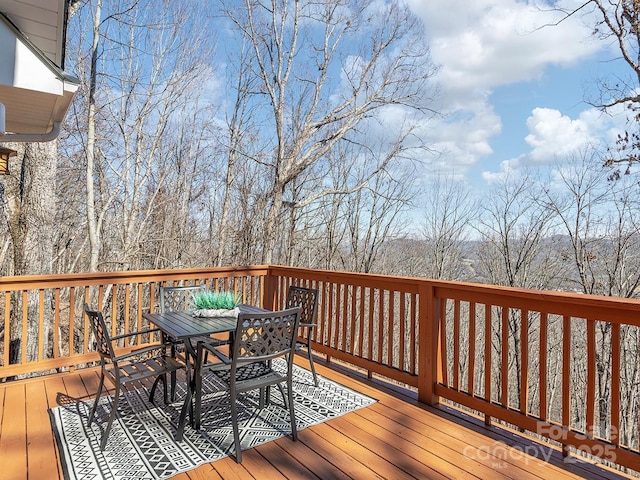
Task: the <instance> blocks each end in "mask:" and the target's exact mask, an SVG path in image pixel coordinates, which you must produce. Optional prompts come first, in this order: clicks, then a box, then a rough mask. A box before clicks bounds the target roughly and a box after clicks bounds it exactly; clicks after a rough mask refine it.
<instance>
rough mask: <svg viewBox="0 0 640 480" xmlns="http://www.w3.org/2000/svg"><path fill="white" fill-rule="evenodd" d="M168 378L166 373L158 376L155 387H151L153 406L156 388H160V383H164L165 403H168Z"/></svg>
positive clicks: (154, 383)
mask: <svg viewBox="0 0 640 480" xmlns="http://www.w3.org/2000/svg"><path fill="white" fill-rule="evenodd" d="M166 377H167V374H166V373H165V374H163V375H158V376H157V377H156V379H155V380H154V382H153V386H152V387H151V391H150V392H149V402H150V403H152V404H153V405H155V403H153V397H154V396H155V394H156V387H157V386H158V382H162V385H163V390H164V403H167V378H166Z"/></svg>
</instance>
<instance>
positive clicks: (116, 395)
mask: <svg viewBox="0 0 640 480" xmlns="http://www.w3.org/2000/svg"><path fill="white" fill-rule="evenodd" d="M119 400H120V384H118V383H116V391H115V392H114V394H113V406H112V407H111V413H110V414H109V423H107V427H106V428H105V430H104V433H103V434H102V441H101V442H100V450H104V447H105V446H106V445H107V439H108V438H109V432H110V431H111V424H112V423H113V419H114V418H116V415H117V413H118V401H119Z"/></svg>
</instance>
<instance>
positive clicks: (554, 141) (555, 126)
mask: <svg viewBox="0 0 640 480" xmlns="http://www.w3.org/2000/svg"><path fill="white" fill-rule="evenodd" d="M531 113H532V115H531V116H530V117H529V118H528V119H527V128H528V129H529V132H531V133H529V135H527V136H526V137H525V141H526V142H527V143H528V144H529V145H530V146H531V148H532V150H531V152H530V153H529V155H528V157H529V159H530V161H531V163H534V164H536V163H537V164H549V163H551V162H552V161H553V160H554V159H555V158H557V157H562V156H563V155H567V154H569V153H571V152H573V151H575V150H578V149H580V148H582V147H585V146H587V145H589V144H590V143H592V138H593V135H592V132H591V125H590V124H589V123H588V121H587V120H589V119H590V118H592V116H591V115H589V114H588V113H585V116H584V118H577V119H575V120H572V119H571V118H569V117H568V116H566V115H562V113H560V112H559V111H558V110H555V109H551V108H535V109H533V112H531ZM581 117H582V116H581Z"/></svg>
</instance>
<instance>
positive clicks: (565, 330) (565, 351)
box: [553, 315, 571, 457]
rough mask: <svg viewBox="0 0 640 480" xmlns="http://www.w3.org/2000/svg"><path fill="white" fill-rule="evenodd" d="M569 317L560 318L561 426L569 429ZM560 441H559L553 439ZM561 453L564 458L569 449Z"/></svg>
mask: <svg viewBox="0 0 640 480" xmlns="http://www.w3.org/2000/svg"><path fill="white" fill-rule="evenodd" d="M570 383H571V317H569V316H568V315H564V316H563V317H562V425H565V426H566V427H567V428H569V427H570V425H569V420H570V414H571V411H570V408H571V397H570V395H571V393H570V386H571V385H570ZM553 440H561V439H555V438H554V439H553ZM562 453H563V455H564V456H565V457H566V456H568V455H569V448H568V447H567V446H566V445H563V446H562Z"/></svg>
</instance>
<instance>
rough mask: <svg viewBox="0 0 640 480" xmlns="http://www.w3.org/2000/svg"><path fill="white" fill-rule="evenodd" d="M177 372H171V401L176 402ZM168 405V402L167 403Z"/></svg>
mask: <svg viewBox="0 0 640 480" xmlns="http://www.w3.org/2000/svg"><path fill="white" fill-rule="evenodd" d="M177 376H178V375H177V372H176V371H175V370H173V371H172V372H171V401H172V402H174V401H175V400H176V383H177ZM165 403H166V402H165Z"/></svg>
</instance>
